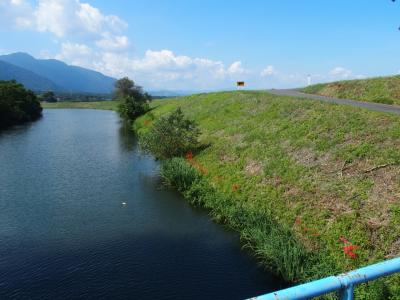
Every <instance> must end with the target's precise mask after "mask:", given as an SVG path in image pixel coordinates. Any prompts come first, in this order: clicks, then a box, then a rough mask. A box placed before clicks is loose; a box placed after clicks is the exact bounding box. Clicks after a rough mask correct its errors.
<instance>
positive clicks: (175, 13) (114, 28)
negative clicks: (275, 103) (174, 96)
mask: <svg viewBox="0 0 400 300" xmlns="http://www.w3.org/2000/svg"><path fill="white" fill-rule="evenodd" d="M399 26H400V3H399V4H397V3H392V1H390V0H385V1H365V0H357V1H350V0H347V1H344V0H335V1H321V0H318V1H317V0H308V1H307V0H304V1H294V0H292V1H282V0H280V1H278V0H263V1H262V0H249V1H243V0H242V1H238V0H230V1H223V0H214V1H211V0H203V1H190V0H169V1H168V0H146V1H127V0H113V1H105V0H96V1H90V0H88V1H84V0H38V1H33V0H32V1H30V0H0V41H1V42H0V52H1V53H10V52H15V51H24V52H28V53H30V54H32V55H34V56H35V57H40V58H57V59H61V60H64V61H65V62H67V63H69V64H75V65H80V66H84V67H88V68H92V69H96V70H98V71H101V72H103V73H105V74H108V75H111V76H115V77H121V76H130V77H132V78H133V79H134V80H135V81H136V82H138V83H139V84H141V85H143V86H144V87H145V88H147V89H153V90H154V89H166V90H215V89H231V88H232V87H234V82H235V81H237V80H245V81H246V83H247V86H248V88H257V89H261V88H286V87H296V86H303V85H305V84H306V83H307V74H310V75H311V76H312V81H313V82H325V81H334V80H341V79H352V78H364V77H370V76H380V75H392V74H397V73H398V72H399V70H400V56H399V55H398V54H399V53H400V31H399V30H398V29H397V28H398V27H399Z"/></svg>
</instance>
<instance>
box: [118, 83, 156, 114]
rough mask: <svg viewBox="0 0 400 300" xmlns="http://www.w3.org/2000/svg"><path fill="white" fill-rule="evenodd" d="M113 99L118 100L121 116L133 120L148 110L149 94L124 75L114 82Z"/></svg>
mask: <svg viewBox="0 0 400 300" xmlns="http://www.w3.org/2000/svg"><path fill="white" fill-rule="evenodd" d="M114 99H115V100H118V101H120V105H119V113H120V115H121V117H122V118H124V119H126V120H129V121H133V120H135V119H136V118H137V117H139V116H141V115H142V114H144V113H145V112H147V111H148V110H149V104H148V102H149V101H151V96H150V95H149V94H147V93H145V92H143V89H142V87H140V86H138V85H136V84H135V83H134V82H133V81H132V80H130V79H129V78H128V77H124V78H121V79H119V80H117V81H116V82H115V96H114Z"/></svg>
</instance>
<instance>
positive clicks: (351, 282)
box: [252, 257, 400, 300]
mask: <svg viewBox="0 0 400 300" xmlns="http://www.w3.org/2000/svg"><path fill="white" fill-rule="evenodd" d="M397 272H400V257H398V258H394V259H391V260H387V261H384V262H381V263H378V264H374V265H370V266H367V267H364V268H361V269H358V270H354V271H351V272H348V273H344V274H341V275H338V276H331V277H327V278H324V279H320V280H316V281H313V282H309V283H306V284H302V285H298V286H295V287H291V288H288V289H285V290H281V291H278V292H274V293H270V294H267V295H263V296H259V297H255V298H252V299H257V300H302V299H310V298H313V297H318V296H322V295H325V294H328V293H331V292H335V291H338V292H339V295H340V299H341V300H352V299H354V287H355V286H357V285H359V284H361V283H365V282H367V281H371V280H375V279H377V278H380V277H384V276H388V275H391V274H393V273H397Z"/></svg>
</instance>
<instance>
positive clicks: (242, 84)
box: [236, 81, 245, 90]
mask: <svg viewBox="0 0 400 300" xmlns="http://www.w3.org/2000/svg"><path fill="white" fill-rule="evenodd" d="M244 85H245V84H244V81H237V82H236V87H237V89H238V90H240V88H242V87H244Z"/></svg>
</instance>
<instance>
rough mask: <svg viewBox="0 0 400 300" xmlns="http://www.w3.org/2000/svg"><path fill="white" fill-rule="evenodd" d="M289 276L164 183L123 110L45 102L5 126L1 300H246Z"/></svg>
mask: <svg viewBox="0 0 400 300" xmlns="http://www.w3.org/2000/svg"><path fill="white" fill-rule="evenodd" d="M122 202H126V203H127V204H126V205H122ZM280 284H281V283H280V281H279V280H277V279H276V278H274V277H272V276H270V275H269V274H267V273H266V272H264V271H262V270H261V269H260V268H258V267H257V264H256V262H255V261H254V260H253V259H251V258H250V256H249V255H248V254H246V253H244V252H243V251H241V249H240V244H239V241H238V236H237V235H236V234H235V233H233V232H231V231H229V230H226V229H224V228H223V227H222V226H220V225H217V224H214V223H213V222H212V221H211V220H210V218H209V217H208V216H207V214H206V213H205V212H204V211H202V210H199V209H194V208H192V207H191V206H190V205H188V204H187V203H186V202H185V200H183V199H182V198H181V197H180V196H179V195H178V194H177V193H175V192H174V191H168V190H165V189H161V188H160V183H159V179H158V178H157V164H156V163H155V162H154V161H153V159H151V158H150V157H147V156H143V155H141V154H140V153H138V150H137V147H136V144H135V140H134V138H133V137H132V135H131V134H130V132H129V131H128V130H126V129H124V128H123V127H122V126H121V124H120V122H119V119H118V116H117V115H116V114H115V113H114V112H111V111H96V110H45V111H44V118H43V119H41V120H40V121H38V122H35V123H33V124H29V125H25V126H22V127H18V128H14V129H11V130H8V131H6V132H3V133H1V134H0V299H76V298H83V299H210V298H213V299H242V298H246V297H250V296H255V295H258V294H262V293H265V292H268V291H271V290H275V289H277V288H279V287H280V286H281V285H280Z"/></svg>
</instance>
